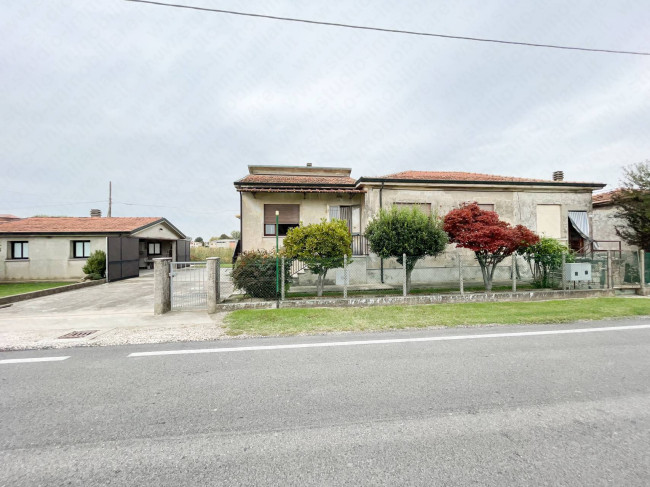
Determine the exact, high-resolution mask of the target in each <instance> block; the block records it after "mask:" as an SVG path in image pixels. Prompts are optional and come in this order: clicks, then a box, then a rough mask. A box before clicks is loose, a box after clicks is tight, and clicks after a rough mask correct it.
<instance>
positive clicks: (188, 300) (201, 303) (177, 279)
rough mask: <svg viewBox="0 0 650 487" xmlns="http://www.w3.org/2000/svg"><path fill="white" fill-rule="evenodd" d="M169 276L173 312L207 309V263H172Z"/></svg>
mask: <svg viewBox="0 0 650 487" xmlns="http://www.w3.org/2000/svg"><path fill="white" fill-rule="evenodd" d="M169 275H170V280H169V285H170V294H171V305H172V306H171V307H172V310H184V309H203V308H207V306H208V294H207V290H206V287H205V281H206V277H207V272H206V262H172V263H171V268H170V273H169Z"/></svg>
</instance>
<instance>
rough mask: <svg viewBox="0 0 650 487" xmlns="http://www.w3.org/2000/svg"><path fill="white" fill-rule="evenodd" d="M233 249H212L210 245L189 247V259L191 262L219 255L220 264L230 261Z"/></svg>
mask: <svg viewBox="0 0 650 487" xmlns="http://www.w3.org/2000/svg"><path fill="white" fill-rule="evenodd" d="M233 252H234V251H233V249H222V248H219V249H214V248H210V247H190V260H191V261H192V262H196V261H199V262H200V261H204V260H205V259H207V258H208V257H220V258H221V263H222V264H229V263H230V262H231V261H232V254H233Z"/></svg>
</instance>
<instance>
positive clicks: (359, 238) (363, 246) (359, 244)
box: [352, 235, 370, 255]
mask: <svg viewBox="0 0 650 487" xmlns="http://www.w3.org/2000/svg"><path fill="white" fill-rule="evenodd" d="M368 254H370V245H368V239H367V238H366V237H364V236H363V235H352V255H368Z"/></svg>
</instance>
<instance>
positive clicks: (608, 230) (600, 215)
mask: <svg viewBox="0 0 650 487" xmlns="http://www.w3.org/2000/svg"><path fill="white" fill-rule="evenodd" d="M617 211H618V210H617V209H616V207H614V206H611V205H610V206H595V207H594V211H593V225H594V239H595V240H615V241H619V240H620V241H621V248H622V249H623V250H638V248H637V247H636V246H635V245H629V244H627V243H626V242H625V241H623V239H621V237H619V236H618V235H616V227H625V226H626V222H625V220H623V219H621V218H618V217H616V212H617ZM599 247H600V248H602V249H604V250H618V244H617V243H605V242H601V243H600V244H599Z"/></svg>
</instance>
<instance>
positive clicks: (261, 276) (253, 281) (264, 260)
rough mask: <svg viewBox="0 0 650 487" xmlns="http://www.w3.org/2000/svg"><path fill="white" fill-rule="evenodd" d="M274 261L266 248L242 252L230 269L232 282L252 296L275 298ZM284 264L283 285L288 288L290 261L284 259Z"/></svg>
mask: <svg viewBox="0 0 650 487" xmlns="http://www.w3.org/2000/svg"><path fill="white" fill-rule="evenodd" d="M275 262H276V261H275V253H273V252H268V251H266V250H252V251H248V252H242V253H241V255H240V256H239V259H237V263H236V264H235V268H234V269H233V270H232V281H233V284H234V285H235V287H236V288H237V289H241V290H243V291H244V292H245V293H246V294H248V295H249V296H251V297H253V298H266V299H271V298H272V299H275V298H277V294H276V274H275V271H276V267H275V265H276V264H275ZM280 265H282V261H280ZM284 266H285V267H284V285H285V289H286V290H288V289H289V285H290V284H291V271H290V269H291V261H290V260H289V259H286V260H285V263H284Z"/></svg>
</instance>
